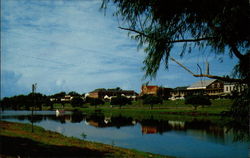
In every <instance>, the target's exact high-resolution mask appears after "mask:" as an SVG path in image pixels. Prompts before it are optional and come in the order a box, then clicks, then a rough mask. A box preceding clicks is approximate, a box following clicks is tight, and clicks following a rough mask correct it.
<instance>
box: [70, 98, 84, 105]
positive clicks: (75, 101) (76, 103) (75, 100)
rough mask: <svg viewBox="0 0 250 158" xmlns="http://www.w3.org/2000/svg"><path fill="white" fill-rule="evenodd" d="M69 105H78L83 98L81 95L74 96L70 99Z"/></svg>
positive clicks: (81, 103) (81, 102)
mask: <svg viewBox="0 0 250 158" xmlns="http://www.w3.org/2000/svg"><path fill="white" fill-rule="evenodd" d="M71 105H72V106H73V107H80V106H82V105H83V99H82V98H81V97H74V98H73V99H72V100H71Z"/></svg>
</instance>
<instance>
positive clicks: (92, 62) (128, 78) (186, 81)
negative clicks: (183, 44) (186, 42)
mask: <svg viewBox="0 0 250 158" xmlns="http://www.w3.org/2000/svg"><path fill="white" fill-rule="evenodd" d="M100 6H101V0H81V1H80V0H79V1H78V0H67V1H63V0H56V1H54V0H21V1H20V0H2V1H1V97H5V96H13V95H18V94H28V93H30V91H31V85H32V84H33V83H37V85H38V87H37V92H40V93H43V94H47V95H49V94H54V93H57V92H61V91H66V92H69V91H76V92H78V93H86V92H89V91H92V90H94V89H96V88H115V87H121V88H122V89H131V90H135V91H137V92H140V87H141V84H143V83H145V82H147V81H150V79H143V75H144V72H143V71H142V67H143V64H142V62H143V59H144V57H145V53H144V51H143V49H142V50H139V51H138V50H137V42H136V41H134V40H131V39H130V38H129V37H128V34H127V32H126V31H124V30H120V29H119V28H118V26H119V24H118V21H117V18H116V17H113V16H112V13H113V11H114V8H112V7H111V8H109V9H108V10H107V12H106V15H104V12H102V11H100V10H99V9H100ZM179 48H180V45H176V46H175V48H174V49H173V50H172V54H171V55H172V56H174V57H176V59H177V60H178V61H180V62H181V63H183V64H184V65H186V66H187V67H188V68H190V69H191V70H192V71H194V72H198V68H197V64H200V65H201V66H202V67H203V68H204V62H205V61H206V60H208V61H209V62H210V72H211V73H212V74H214V75H225V74H230V73H231V70H232V67H233V66H234V65H235V63H236V62H237V60H236V59H230V58H229V57H228V55H224V56H223V55H221V56H218V55H217V56H215V55H214V53H213V52H210V50H209V49H206V50H204V51H198V50H195V49H194V50H193V52H192V53H191V54H187V55H185V56H184V58H182V59H181V58H180V57H179V56H178V54H179V52H180V49H179ZM220 58H223V62H222V63H221V62H220V60H219V59H220ZM162 67H164V66H162ZM197 80H199V79H198V78H194V77H192V76H191V75H190V74H188V73H187V72H186V71H184V70H183V69H182V68H180V67H179V66H178V65H176V64H175V63H173V62H172V61H170V62H169V70H165V69H164V68H160V70H159V72H158V74H157V76H156V78H155V79H154V80H151V81H150V82H149V84H154V85H162V86H166V87H176V86H185V85H190V84H192V83H193V82H196V81H197Z"/></svg>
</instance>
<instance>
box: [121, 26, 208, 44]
mask: <svg viewBox="0 0 250 158" xmlns="http://www.w3.org/2000/svg"><path fill="white" fill-rule="evenodd" d="M118 28H119V29H122V30H127V31H132V32H135V33H138V34H140V35H142V36H145V37H148V38H153V37H151V36H150V35H147V34H145V33H143V32H141V31H138V30H135V29H131V28H124V27H118ZM212 38H213V37H204V38H196V39H181V40H172V41H168V43H178V42H199V41H205V40H209V39H212Z"/></svg>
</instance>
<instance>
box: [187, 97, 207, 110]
mask: <svg viewBox="0 0 250 158" xmlns="http://www.w3.org/2000/svg"><path fill="white" fill-rule="evenodd" d="M185 104H191V105H193V107H194V109H195V110H197V107H198V106H205V105H211V101H210V100H209V98H208V97H206V96H203V95H192V96H188V97H186V98H185Z"/></svg>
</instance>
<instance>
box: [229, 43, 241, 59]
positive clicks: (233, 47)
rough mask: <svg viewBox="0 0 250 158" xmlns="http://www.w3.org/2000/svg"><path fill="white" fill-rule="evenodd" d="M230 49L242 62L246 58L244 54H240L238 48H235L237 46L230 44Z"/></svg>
mask: <svg viewBox="0 0 250 158" xmlns="http://www.w3.org/2000/svg"><path fill="white" fill-rule="evenodd" d="M230 47H231V50H232V51H233V53H234V55H235V56H236V57H237V58H238V59H240V60H242V59H243V58H244V55H242V54H241V53H240V51H239V50H238V49H237V47H236V46H235V44H230Z"/></svg>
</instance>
